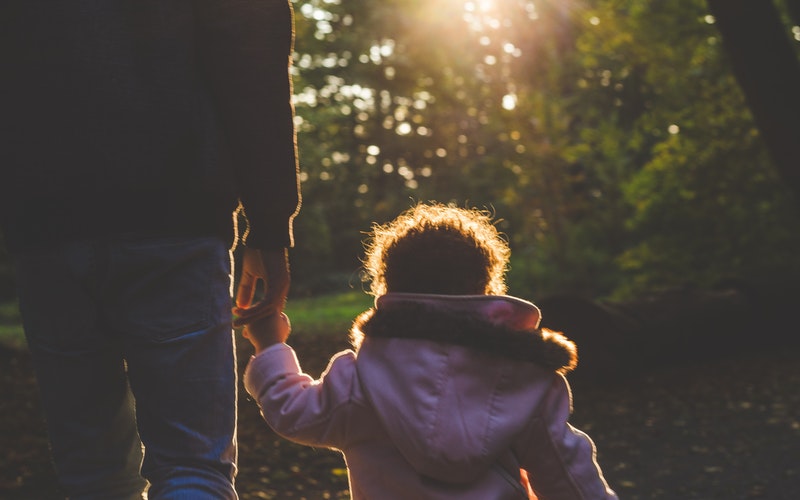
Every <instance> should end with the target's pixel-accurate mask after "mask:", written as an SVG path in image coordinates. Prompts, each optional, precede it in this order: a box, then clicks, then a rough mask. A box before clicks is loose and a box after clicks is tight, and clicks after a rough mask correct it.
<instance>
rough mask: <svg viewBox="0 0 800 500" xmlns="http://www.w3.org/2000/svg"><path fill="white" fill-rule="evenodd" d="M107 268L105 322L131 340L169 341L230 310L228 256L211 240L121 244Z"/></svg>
mask: <svg viewBox="0 0 800 500" xmlns="http://www.w3.org/2000/svg"><path fill="white" fill-rule="evenodd" d="M111 269H112V272H111V273H110V275H111V276H112V277H113V279H112V280H111V282H110V283H109V288H108V290H109V292H110V293H109V296H110V297H113V299H112V300H111V304H110V306H109V308H108V311H109V312H110V313H111V315H112V317H111V318H109V321H111V322H112V323H111V324H112V325H114V326H115V329H117V330H119V331H121V332H122V333H123V335H125V336H127V337H128V338H130V339H132V340H139V341H144V342H165V341H169V340H171V339H173V338H177V337H180V336H182V335H184V334H187V333H190V332H194V331H197V330H202V329H204V328H207V327H208V326H209V325H211V324H214V323H218V322H220V321H224V318H225V315H226V314H228V313H229V311H230V292H229V291H230V285H229V283H230V281H229V280H230V257H229V253H228V250H227V248H226V247H225V245H224V243H223V242H222V241H221V240H218V239H216V238H193V239H178V238H170V239H154V240H146V241H138V242H125V243H123V244H120V246H119V247H118V248H117V251H115V252H114V254H113V257H112V262H111Z"/></svg>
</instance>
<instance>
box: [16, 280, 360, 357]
mask: <svg viewBox="0 0 800 500" xmlns="http://www.w3.org/2000/svg"><path fill="white" fill-rule="evenodd" d="M372 301H373V298H372V296H371V295H367V294H366V293H364V292H362V291H360V290H359V291H355V290H352V291H347V292H343V293H336V294H330V295H321V296H318V297H309V298H297V299H289V301H288V302H287V304H286V314H287V315H288V316H289V318H290V319H291V321H292V329H293V330H294V331H295V332H297V333H302V334H303V335H345V334H346V333H347V332H348V331H349V330H350V325H351V324H352V322H353V319H354V318H355V317H356V316H358V314H360V313H361V312H363V311H365V310H366V309H368V308H369V307H371V306H372ZM0 344H3V345H6V346H9V347H12V348H15V349H26V348H27V344H26V342H25V334H24V332H23V330H22V320H21V319H20V316H19V310H18V308H17V303H16V302H7V303H2V304H0Z"/></svg>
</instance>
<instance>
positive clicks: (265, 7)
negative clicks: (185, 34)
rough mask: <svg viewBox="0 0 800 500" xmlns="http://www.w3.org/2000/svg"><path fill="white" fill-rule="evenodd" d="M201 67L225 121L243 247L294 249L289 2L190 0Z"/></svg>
mask: <svg viewBox="0 0 800 500" xmlns="http://www.w3.org/2000/svg"><path fill="white" fill-rule="evenodd" d="M194 5H195V9H194V11H195V24H196V26H197V30H196V31H197V38H198V47H199V49H198V52H199V53H198V62H199V67H200V70H201V71H203V72H204V73H205V74H206V77H207V80H208V81H209V84H210V90H211V93H212V96H213V99H214V102H215V106H216V109H217V111H218V113H219V115H220V118H221V119H222V124H223V129H224V130H223V132H224V136H225V138H226V140H227V143H228V146H229V149H230V153H231V162H232V165H233V171H234V176H235V182H236V186H237V191H238V192H237V195H238V196H239V202H240V203H241V205H242V207H243V208H244V213H245V215H246V217H247V221H248V231H249V234H248V236H247V240H246V243H247V245H248V246H251V247H254V248H261V249H277V248H280V247H290V246H292V245H293V237H292V220H293V219H294V216H295V214H296V213H297V211H298V210H299V206H300V190H299V184H298V176H297V174H298V163H297V145H296V133H295V127H294V107H293V105H292V100H291V99H292V82H291V74H290V68H291V64H292V59H291V58H292V50H293V46H294V17H293V11H292V6H291V3H290V2H289V0H233V1H232V0H195V1H194Z"/></svg>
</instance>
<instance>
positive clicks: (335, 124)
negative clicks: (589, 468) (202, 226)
mask: <svg viewBox="0 0 800 500" xmlns="http://www.w3.org/2000/svg"><path fill="white" fill-rule="evenodd" d="M784 3H785V2H777V4H778V5H779V6H781V7H782V8H783V11H784V12H785V11H786V8H785V5H784ZM294 6H295V13H296V44H295V50H296V53H295V56H294V69H293V71H294V92H295V107H296V111H297V124H298V147H299V151H300V167H301V180H302V189H303V207H302V209H301V211H300V214H299V215H298V217H297V219H296V221H295V224H296V247H295V248H294V249H293V250H292V253H291V259H292V267H293V269H292V271H293V274H292V276H293V284H292V294H293V296H294V297H306V296H310V295H314V294H317V293H321V292H329V291H333V290H341V289H342V287H346V286H356V287H360V286H361V283H360V281H359V279H360V277H359V268H360V260H359V259H360V257H361V255H362V240H363V238H364V236H365V232H367V231H369V229H370V227H371V225H372V224H373V223H376V222H377V223H382V222H385V221H387V220H388V219H390V218H392V217H394V216H395V215H397V214H398V213H400V212H401V211H402V210H404V209H405V208H408V207H409V206H410V205H412V204H413V203H416V202H418V201H427V200H437V201H441V202H452V203H455V204H457V205H461V206H474V207H478V208H487V209H489V210H491V211H493V212H494V213H495V214H496V216H497V218H498V219H499V222H498V226H499V228H500V229H501V230H502V231H503V232H504V233H505V234H506V235H507V237H508V240H509V243H510V245H511V248H512V266H511V270H510V273H509V277H508V278H509V283H510V290H511V291H512V292H515V293H520V294H521V295H526V296H531V297H536V296H541V295H544V294H547V293H555V292H570V293H578V294H581V295H584V296H595V297H602V296H615V297H625V296H631V295H635V294H637V293H640V292H641V291H643V290H646V289H649V288H658V287H665V286H675V285H679V284H686V283H691V284H696V285H701V286H711V285H713V284H714V283H715V282H717V281H719V280H722V279H726V278H729V277H736V278H741V279H755V278H756V277H760V278H763V277H764V276H769V275H775V274H779V273H782V274H784V275H787V274H791V273H794V274H795V275H797V276H798V277H800V262H798V261H800V252H798V251H797V249H798V248H800V247H798V243H800V242H798V236H797V235H798V233H800V232H799V231H797V230H796V229H797V227H798V220H797V218H798V213H799V212H800V211H799V210H798V200H796V199H794V198H793V197H792V196H797V194H796V193H795V194H792V193H789V192H787V189H786V187H785V186H784V185H783V184H782V183H781V179H780V178H779V176H778V175H777V173H776V171H775V168H774V166H773V165H772V164H771V163H770V160H769V158H768V157H767V155H766V151H765V147H764V145H763V141H762V139H761V137H760V136H759V132H758V131H757V129H756V127H755V125H754V122H753V118H752V116H751V115H750V113H749V111H748V109H747V105H746V103H745V101H744V98H743V96H742V93H741V91H740V90H739V88H738V85H737V83H736V81H735V80H734V78H733V76H732V74H731V71H730V68H729V65H728V59H727V56H726V54H725V52H724V50H723V47H722V44H721V40H720V37H719V35H718V33H717V30H716V27H715V25H714V20H713V18H711V17H710V16H709V15H708V9H707V6H706V3H705V1H704V0H685V1H682V2H667V1H662V0H582V1H578V0H567V1H556V0H541V1H534V0H494V1H493V2H482V3H478V2H475V1H473V0H427V1H422V0H387V1H383V2H376V1H368V0H353V1H350V2H342V1H341V0H297V1H296V2H294ZM785 17H786V19H785V20H786V22H787V26H788V25H789V24H791V23H790V22H789V21H788V17H787V16H785ZM788 34H789V32H788V28H787V36H788ZM795 47H796V48H797V49H798V54H800V44H795ZM2 262H3V259H0V280H2V278H3V275H4V274H9V273H7V272H6V271H7V268H3V264H2Z"/></svg>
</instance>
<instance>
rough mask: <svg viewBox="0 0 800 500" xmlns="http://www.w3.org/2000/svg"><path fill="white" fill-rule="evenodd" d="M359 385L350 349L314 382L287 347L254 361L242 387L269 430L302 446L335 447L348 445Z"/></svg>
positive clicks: (249, 367)
mask: <svg viewBox="0 0 800 500" xmlns="http://www.w3.org/2000/svg"><path fill="white" fill-rule="evenodd" d="M357 383H358V382H357V378H356V369H355V354H354V353H353V352H352V351H342V352H340V353H338V354H337V355H336V356H334V357H333V359H332V360H331V362H330V364H329V365H328V368H327V369H326V370H325V372H324V373H323V375H322V377H320V379H319V380H313V379H312V378H311V377H310V376H308V375H306V374H305V373H303V372H302V370H301V369H300V364H299V362H298V361H297V356H296V355H295V352H294V350H293V349H292V348H291V347H289V346H288V345H286V344H277V345H275V346H272V347H270V348H268V349H266V350H264V351H263V352H262V353H260V354H259V355H258V356H255V357H254V358H252V359H251V360H250V362H249V363H248V365H247V368H246V369H245V373H244V386H245V389H246V390H247V392H248V393H249V394H250V395H251V396H252V397H253V398H254V399H255V400H256V402H257V403H258V405H259V407H260V408H261V415H262V416H263V417H264V420H265V421H266V422H267V424H269V426H270V427H271V428H272V430H274V431H275V432H276V433H278V434H280V435H281V436H283V437H285V438H287V439H290V440H292V441H295V442H297V443H300V444H305V445H309V446H323V447H328V448H338V449H341V448H342V446H343V445H344V444H345V443H346V439H347V434H348V432H347V425H348V412H349V411H350V409H351V407H352V405H351V404H350V403H353V401H352V394H353V386H354V384H357Z"/></svg>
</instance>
